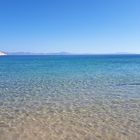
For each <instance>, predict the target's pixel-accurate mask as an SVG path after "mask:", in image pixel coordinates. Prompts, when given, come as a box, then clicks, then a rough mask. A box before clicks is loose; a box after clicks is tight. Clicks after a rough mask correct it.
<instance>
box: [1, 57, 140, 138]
mask: <svg viewBox="0 0 140 140" xmlns="http://www.w3.org/2000/svg"><path fill="white" fill-rule="evenodd" d="M139 83H140V56H18V57H17V56H8V57H2V58H0V140H19V139H20V140H25V139H26V140H41V139H42V140H46V139H47V140H56V139H59V140H139V139H140V121H139V120H140V84H139Z"/></svg>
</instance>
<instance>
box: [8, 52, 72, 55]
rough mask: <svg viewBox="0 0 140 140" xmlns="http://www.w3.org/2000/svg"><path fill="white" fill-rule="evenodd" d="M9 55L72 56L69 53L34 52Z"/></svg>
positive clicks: (10, 53) (11, 53)
mask: <svg viewBox="0 0 140 140" xmlns="http://www.w3.org/2000/svg"><path fill="white" fill-rule="evenodd" d="M7 54H8V55H70V53H67V52H57V53H32V52H8V53H7Z"/></svg>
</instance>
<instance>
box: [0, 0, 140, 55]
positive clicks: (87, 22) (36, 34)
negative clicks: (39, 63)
mask: <svg viewBox="0 0 140 140" xmlns="http://www.w3.org/2000/svg"><path fill="white" fill-rule="evenodd" d="M139 7H140V1H138V0H24V1H21V0H12V1H11V0H3V1H0V50H2V51H6V52H33V53H53V52H70V53H116V52H127V53H140V26H139V25H140V18H139V15H140V8H139Z"/></svg>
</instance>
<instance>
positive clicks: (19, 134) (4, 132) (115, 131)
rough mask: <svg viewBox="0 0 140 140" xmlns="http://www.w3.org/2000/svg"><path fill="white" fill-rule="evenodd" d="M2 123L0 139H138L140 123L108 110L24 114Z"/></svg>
mask: <svg viewBox="0 0 140 140" xmlns="http://www.w3.org/2000/svg"><path fill="white" fill-rule="evenodd" d="M9 120H10V121H8V120H4V119H3V121H0V140H139V139H140V129H139V127H140V126H139V124H136V122H135V120H132V119H130V118H125V117H124V118H120V117H119V116H118V115H113V114H112V115H111V112H110V113H109V112H108V113H107V112H106V111H105V110H104V111H103V110H97V109H95V110H93V109H89V108H88V110H85V109H78V110H74V111H61V112H50V113H49V112H48V114H46V115H42V114H39V113H37V112H36V113H23V114H20V115H19V116H18V118H10V119H9Z"/></svg>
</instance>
